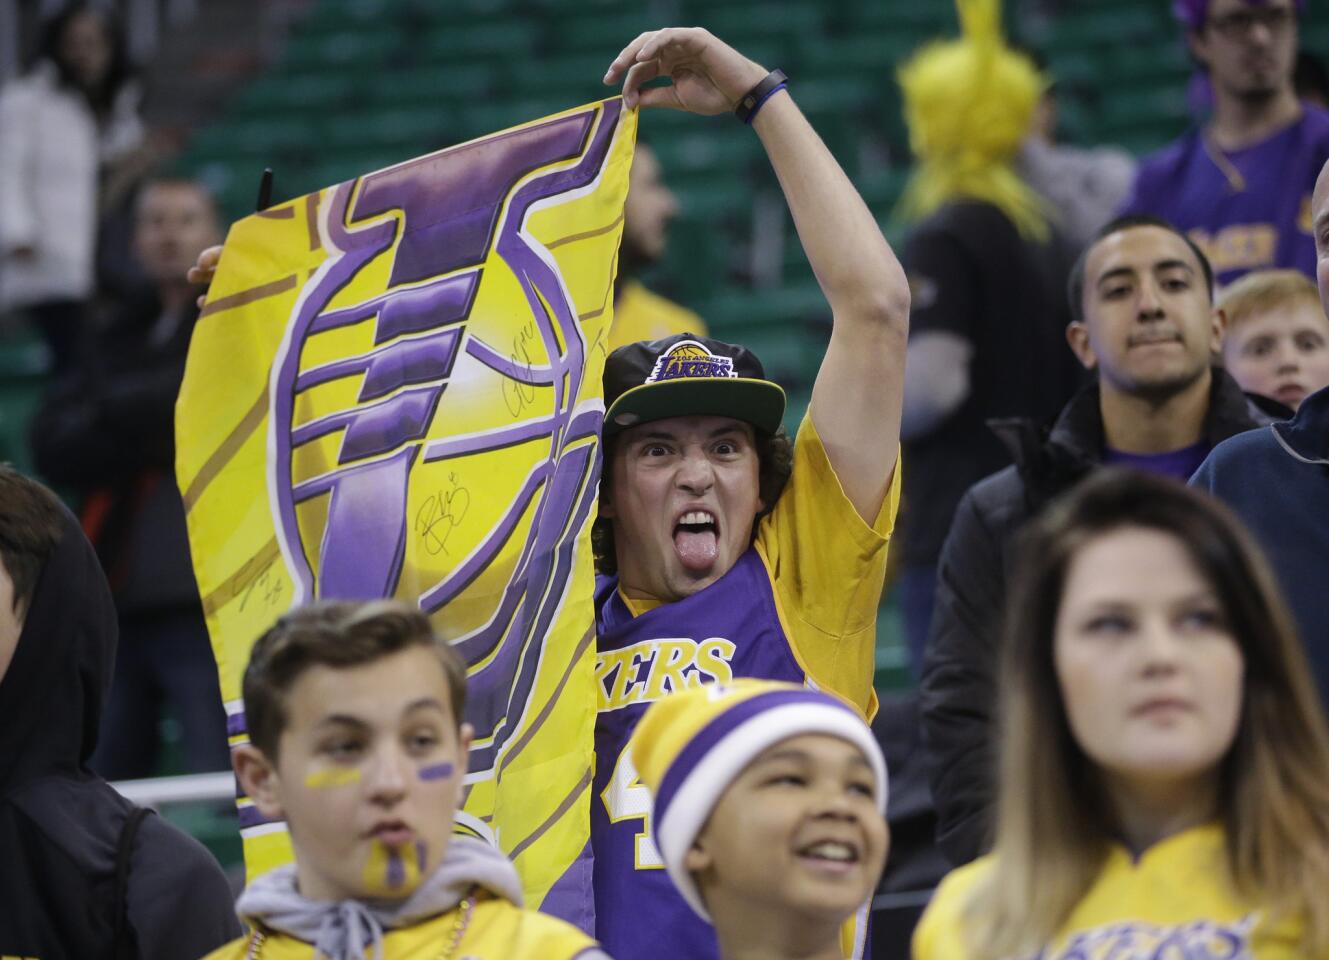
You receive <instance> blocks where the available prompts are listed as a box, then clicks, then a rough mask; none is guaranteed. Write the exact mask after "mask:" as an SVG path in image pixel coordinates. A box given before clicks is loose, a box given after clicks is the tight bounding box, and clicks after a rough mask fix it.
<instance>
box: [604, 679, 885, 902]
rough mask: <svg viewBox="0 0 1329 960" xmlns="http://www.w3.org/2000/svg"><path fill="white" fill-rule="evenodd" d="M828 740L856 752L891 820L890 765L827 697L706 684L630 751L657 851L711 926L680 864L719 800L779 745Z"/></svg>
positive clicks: (652, 713)
mask: <svg viewBox="0 0 1329 960" xmlns="http://www.w3.org/2000/svg"><path fill="white" fill-rule="evenodd" d="M809 733H821V734H828V735H830V736H833V737H839V738H840V739H842V740H847V741H848V742H849V743H851V744H853V745H854V746H856V747H858V749H859V750H860V751H862V753H863V756H864V757H865V758H866V759H867V761H868V764H869V765H870V766H871V767H872V773H873V776H874V778H875V779H876V784H877V806H878V809H880V811H881V812H882V814H883V815H884V814H885V812H886V789H887V781H886V761H885V759H884V758H883V757H882V754H881V748H880V747H879V746H878V745H877V741H876V738H875V737H873V735H872V731H871V730H870V729H869V728H868V725H867V724H866V723H864V722H863V719H862V718H861V717H860V716H859V715H858V712H857V711H856V710H855V709H854V708H853V707H851V706H849V705H848V704H847V703H845V702H844V701H843V700H840V699H838V698H837V697H834V696H832V695H830V694H828V693H822V692H820V691H818V690H812V689H809V688H807V687H802V686H798V685H797V684H793V683H781V682H777V681H774V680H751V679H741V680H735V681H733V682H732V683H727V684H718V683H708V684H704V685H702V686H698V687H693V688H691V689H688V690H683V691H681V692H679V693H674V694H670V695H669V696H667V697H664V698H662V699H660V700H657V701H655V703H653V704H651V706H650V708H649V709H647V711H646V714H645V716H643V717H642V720H641V723H639V724H638V725H637V729H636V731H635V732H634V733H633V735H632V741H631V743H630V744H629V747H628V749H629V750H630V751H631V757H632V763H633V765H634V766H635V767H636V768H637V774H638V776H639V777H640V779H641V782H642V783H644V784H645V785H646V786H647V788H648V789H649V790H650V791H651V797H652V800H653V803H654V808H653V811H652V818H651V819H652V823H653V824H654V827H653V831H654V834H655V843H656V846H657V847H659V849H660V854H661V856H662V857H663V858H664V862H665V868H666V870H668V872H669V878H670V879H671V880H673V882H674V886H675V887H677V888H678V890H679V892H680V893H681V894H682V895H683V899H685V900H686V901H687V902H688V905H689V906H690V907H692V909H693V910H694V911H696V912H697V914H698V915H699V916H700V917H701V918H702V919H703V920H705V921H707V922H708V923H709V922H710V919H711V918H710V915H709V914H708V913H707V912H706V907H705V905H704V904H703V903H702V900H701V893H700V891H699V890H698V889H697V884H696V882H695V881H694V880H693V878H692V875H691V874H690V873H689V872H688V870H687V868H686V867H685V866H684V864H683V861H684V858H685V857H686V855H687V852H688V850H689V848H690V847H691V846H692V842H693V841H694V840H695V839H696V837H697V834H698V833H700V832H701V828H702V827H703V826H704V825H705V823H706V820H707V819H708V818H709V817H710V815H711V811H712V810H713V809H714V808H715V805H716V803H717V802H719V800H720V797H721V796H722V795H723V794H724V792H725V791H726V790H727V789H728V788H729V785H730V784H731V783H732V782H733V781H734V778H735V777H737V776H738V775H739V774H740V773H742V772H743V770H744V768H746V767H747V765H748V764H749V763H751V762H752V761H753V760H754V759H756V757H757V756H758V755H759V754H761V753H762V751H764V750H766V749H767V748H768V747H771V746H774V745H775V744H777V743H779V742H780V741H781V740H788V739H789V738H790V737H798V736H802V735H804V734H809Z"/></svg>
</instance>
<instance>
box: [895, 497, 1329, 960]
mask: <svg viewBox="0 0 1329 960" xmlns="http://www.w3.org/2000/svg"><path fill="white" fill-rule="evenodd" d="M1009 609H1010V614H1011V616H1010V620H1009V621H1008V623H1007V625H1006V629H1005V633H1004V642H1003V654H1002V658H1001V706H1002V709H1001V717H1002V726H1001V732H1000V756H1001V768H1000V771H1001V772H1000V798H999V803H998V819H997V824H996V842H995V844H994V847H993V852H992V854H991V855H990V856H987V857H984V858H983V859H981V860H979V861H978V862H976V863H973V864H970V865H969V866H966V867H964V868H962V869H959V870H956V871H955V872H953V873H952V874H950V875H949V876H948V877H947V878H946V880H945V881H943V883H942V885H941V888H940V889H939V890H938V891H937V895H936V897H935V898H934V899H933V901H932V903H931V904H930V905H929V907H928V910H927V913H926V914H925V915H924V917H923V920H922V922H921V923H920V925H919V928H918V934H917V936H916V937H915V939H914V957H915V960H951V958H959V957H964V958H993V960H995V958H999V957H1035V956H1037V957H1040V958H1047V960H1053V958H1056V960H1070V958H1077V960H1078V958H1089V957H1094V958H1108V957H1114V958H1122V960H1125V958H1128V957H1129V958H1144V957H1150V958H1162V957H1176V958H1182V957H1186V958H1192V960H1198V958H1200V957H1208V958H1214V957H1219V956H1223V957H1232V958H1236V957H1243V958H1257V957H1258V958H1263V960H1273V958H1275V957H1281V958H1288V960H1290V958H1293V957H1297V958H1302V960H1311V958H1324V957H1326V956H1329V898H1327V897H1326V896H1325V890H1326V889H1329V729H1327V728H1326V724H1325V718H1324V713H1323V711H1322V710H1321V709H1320V707H1319V705H1318V704H1317V703H1316V697H1315V692H1314V689H1313V688H1312V686H1311V683H1310V681H1309V679H1308V677H1307V676H1306V661H1305V658H1304V657H1303V656H1302V654H1301V650H1300V649H1299V646H1298V644H1297V641H1296V636H1295V634H1294V633H1293V631H1292V626H1291V622H1290V619H1289V617H1288V614H1287V610H1286V608H1285V607H1284V606H1283V603H1282V600H1281V597H1280V596H1279V593H1278V590H1277V588H1276V586H1275V584H1274V581H1273V577H1272V575H1271V573H1270V571H1269V568H1268V566H1267V565H1266V564H1265V562H1264V561H1263V559H1262V558H1261V557H1260V556H1259V554H1258V552H1257V551H1256V550H1255V549H1254V547H1253V546H1252V544H1251V542H1250V539H1249V537H1247V536H1246V534H1245V531H1243V530H1242V529H1241V527H1240V525H1239V524H1238V523H1237V522H1236V521H1235V520H1234V519H1233V518H1232V517H1231V515H1230V514H1229V513H1228V512H1227V511H1225V510H1222V509H1220V508H1219V506H1218V505H1217V504H1215V503H1214V502H1213V501H1212V500H1210V499H1209V498H1208V497H1203V496H1198V495H1196V494H1195V493H1194V492H1192V491H1189V490H1187V489H1186V488H1185V487H1183V486H1181V485H1180V484H1178V483H1175V482H1172V481H1168V480H1163V479H1161V478H1154V477H1148V476H1144V475H1140V474H1131V473H1127V472H1122V471H1112V472H1110V473H1109V472H1105V473H1103V474H1101V475H1099V476H1097V477H1095V478H1093V479H1091V480H1089V481H1086V483H1085V484H1084V485H1083V486H1081V487H1080V488H1079V489H1077V490H1076V491H1075V492H1074V493H1072V494H1070V495H1068V497H1067V498H1066V499H1064V500H1062V501H1059V502H1058V503H1057V504H1055V505H1054V506H1053V507H1052V508H1050V509H1049V510H1048V511H1047V513H1046V514H1045V515H1044V516H1043V517H1042V518H1041V519H1040V520H1039V521H1038V522H1037V523H1036V525H1035V527H1034V528H1033V529H1032V530H1031V536H1029V538H1028V539H1027V541H1026V543H1025V544H1024V545H1023V549H1022V552H1021V555H1020V563H1019V567H1018V573H1017V576H1016V578H1015V580H1014V583H1013V589H1012V594H1011V603H1010V608H1009Z"/></svg>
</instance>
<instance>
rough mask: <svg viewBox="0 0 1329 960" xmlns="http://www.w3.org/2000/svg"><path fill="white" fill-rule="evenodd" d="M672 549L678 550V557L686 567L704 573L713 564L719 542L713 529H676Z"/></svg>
mask: <svg viewBox="0 0 1329 960" xmlns="http://www.w3.org/2000/svg"><path fill="white" fill-rule="evenodd" d="M674 549H675V550H677V551H678V559H679V560H680V561H682V563H683V566H684V567H685V568H686V569H688V570H691V571H693V572H695V573H705V572H706V571H707V570H709V569H711V567H713V566H715V557H716V554H717V553H719V544H718V543H717V541H716V538H715V531H714V530H701V531H695V530H677V531H675V533H674Z"/></svg>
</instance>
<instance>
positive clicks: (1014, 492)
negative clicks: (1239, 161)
mask: <svg viewBox="0 0 1329 960" xmlns="http://www.w3.org/2000/svg"><path fill="white" fill-rule="evenodd" d="M1211 289H1212V275H1211V273H1210V268H1209V264H1208V263H1207V262H1206V261H1205V259H1204V255H1203V254H1202V253H1201V252H1200V250H1199V249H1198V248H1197V247H1195V245H1194V244H1193V243H1191V242H1190V241H1189V240H1188V239H1187V238H1186V237H1184V236H1183V235H1181V234H1179V233H1178V232H1176V231H1175V230H1174V229H1173V228H1172V227H1171V226H1169V225H1168V224H1166V223H1164V222H1162V221H1160V220H1156V219H1154V218H1149V217H1128V218H1124V219H1121V220H1116V221H1113V222H1112V223H1110V224H1108V225H1107V226H1106V227H1104V228H1103V230H1102V231H1101V233H1100V237H1099V239H1098V240H1096V241H1095V242H1094V243H1093V244H1091V245H1090V246H1089V247H1087V248H1086V249H1085V251H1084V253H1082V254H1081V255H1080V259H1079V261H1077V263H1076V266H1075V270H1074V272H1073V273H1072V275H1071V282H1070V291H1069V293H1070V296H1069V299H1070V306H1071V310H1072V312H1073V314H1074V316H1075V320H1074V322H1072V323H1071V325H1070V327H1069V328H1068V329H1067V331H1066V337H1067V339H1068V340H1069V342H1070V345H1071V349H1072V350H1074V351H1075V355H1076V356H1077V357H1078V358H1079V360H1080V362H1081V363H1082V364H1084V366H1085V367H1086V368H1087V369H1089V370H1093V371H1095V372H1096V373H1097V374H1098V377H1097V382H1095V383H1093V384H1091V385H1090V386H1089V387H1087V388H1086V389H1084V390H1083V391H1081V392H1080V393H1079V394H1077V395H1076V396H1075V397H1074V398H1073V399H1072V400H1071V401H1070V403H1069V404H1067V405H1066V408H1065V409H1064V410H1063V411H1062V412H1061V415H1060V416H1059V417H1057V419H1056V422H1055V423H1054V424H1052V426H1051V430H1050V431H1049V430H1048V429H1047V427H1046V426H1045V425H1044V424H1040V423H1037V422H1034V421H1019V420H1016V421H1008V422H1006V423H1003V424H1000V425H998V429H999V432H1000V434H1001V436H1002V439H1003V441H1004V442H1005V443H1006V444H1007V446H1008V447H1009V448H1010V450H1011V452H1012V455H1013V456H1014V458H1015V464H1014V465H1013V466H1010V467H1007V468H1006V469H1004V470H1002V471H1001V472H999V473H997V474H995V475H993V476H991V477H988V478H987V479H985V480H983V481H982V482H980V483H977V484H975V485H974V486H973V487H972V488H971V489H970V490H969V491H968V492H967V493H965V495H964V499H963V500H961V501H960V505H959V507H958V509H957V510H956V511H955V522H954V524H953V525H952V526H951V530H950V534H949V535H948V536H947V538H946V544H945V547H944V548H943V550H942V556H941V563H940V565H939V567H938V572H937V609H936V615H935V618H934V620H933V624H932V632H931V634H930V635H929V637H928V647H927V656H926V658H925V661H924V667H923V683H922V700H923V738H924V743H925V744H926V745H927V747H928V753H929V760H930V762H931V764H932V795H933V799H934V800H935V801H936V804H937V818H938V840H939V842H940V843H941V846H942V849H943V851H944V852H945V853H946V855H947V856H948V857H949V858H950V860H951V862H952V863H955V864H957V865H958V864H962V863H966V862H968V861H969V860H972V859H973V858H974V857H976V856H978V855H979V854H980V853H982V852H983V850H984V849H985V846H986V842H987V837H988V834H987V830H988V823H989V812H990V808H991V805H992V793H993V788H992V782H991V775H992V770H993V769H995V768H994V767H993V766H992V749H991V746H992V739H993V729H994V726H993V721H992V717H993V708H994V707H995V705H996V704H995V696H994V693H995V690H996V686H995V683H996V677H995V672H996V664H997V649H998V624H999V623H1000V620H1001V614H1002V609H1003V605H1004V602H1005V598H1006V589H1007V582H1008V581H1007V570H1008V567H1009V563H1010V558H1011V551H1012V549H1013V544H1014V540H1015V534H1016V532H1017V531H1018V530H1019V529H1020V528H1021V527H1022V526H1023V525H1024V524H1025V522H1026V521H1027V520H1028V519H1029V518H1030V517H1032V516H1034V515H1035V514H1037V513H1038V512H1039V511H1040V510H1041V509H1042V507H1043V506H1044V505H1045V504H1046V503H1047V502H1048V501H1049V500H1050V499H1051V498H1052V497H1054V496H1056V495H1057V494H1058V493H1061V492H1062V491H1063V490H1067V489H1069V488H1070V487H1072V486H1074V485H1075V484H1076V483H1077V482H1079V481H1080V480H1081V479H1082V478H1083V477H1085V476H1086V475H1087V474H1089V473H1090V472H1091V471H1092V470H1094V468H1095V467H1097V466H1098V465H1099V464H1102V463H1120V464H1123V465H1126V466H1131V467H1134V468H1136V469H1139V470H1143V471H1147V472H1150V473H1160V474H1165V475H1169V476H1172V477H1174V478H1177V479H1180V480H1185V479H1186V478H1187V477H1189V476H1190V475H1191V473H1192V472H1193V471H1194V470H1195V468H1196V467H1197V466H1199V464H1200V461H1202V460H1203V459H1204V458H1205V456H1206V454H1208V452H1209V450H1210V449H1211V448H1212V447H1213V445H1214V444H1216V443H1217V442H1218V441H1220V440H1223V439H1226V438H1227V437H1230V436H1232V435H1233V434H1236V433H1240V432H1242V431H1244V430H1249V429H1251V428H1252V427H1254V426H1256V424H1257V422H1260V421H1261V420H1263V422H1266V423H1267V422H1268V418H1263V417H1262V415H1261V414H1260V413H1259V411H1258V410H1257V409H1255V408H1254V407H1253V406H1252V405H1250V404H1249V403H1248V401H1247V399H1246V397H1245V396H1244V395H1243V394H1242V392H1241V390H1240V388H1239V387H1238V386H1237V385H1236V383H1235V382H1234V381H1233V380H1232V378H1231V377H1229V376H1228V375H1227V374H1226V373H1224V372H1223V370H1222V369H1221V368H1217V367H1213V368H1211V367H1210V362H1211V358H1212V356H1213V354H1214V353H1215V352H1216V351H1217V350H1218V345H1219V336H1220V326H1219V320H1218V316H1217V314H1216V312H1215V310H1214V307H1213V302H1212V299H1211V295H1210V290H1211Z"/></svg>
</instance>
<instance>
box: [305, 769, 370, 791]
mask: <svg viewBox="0 0 1329 960" xmlns="http://www.w3.org/2000/svg"><path fill="white" fill-rule="evenodd" d="M359 782H360V768H359V767H330V768H328V769H327V770H315V771H314V772H313V773H311V774H309V775H308V776H306V777H305V786H306V787H312V788H313V789H315V790H331V789H333V788H334V787H349V786H350V785H351V784H353V783H359Z"/></svg>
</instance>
